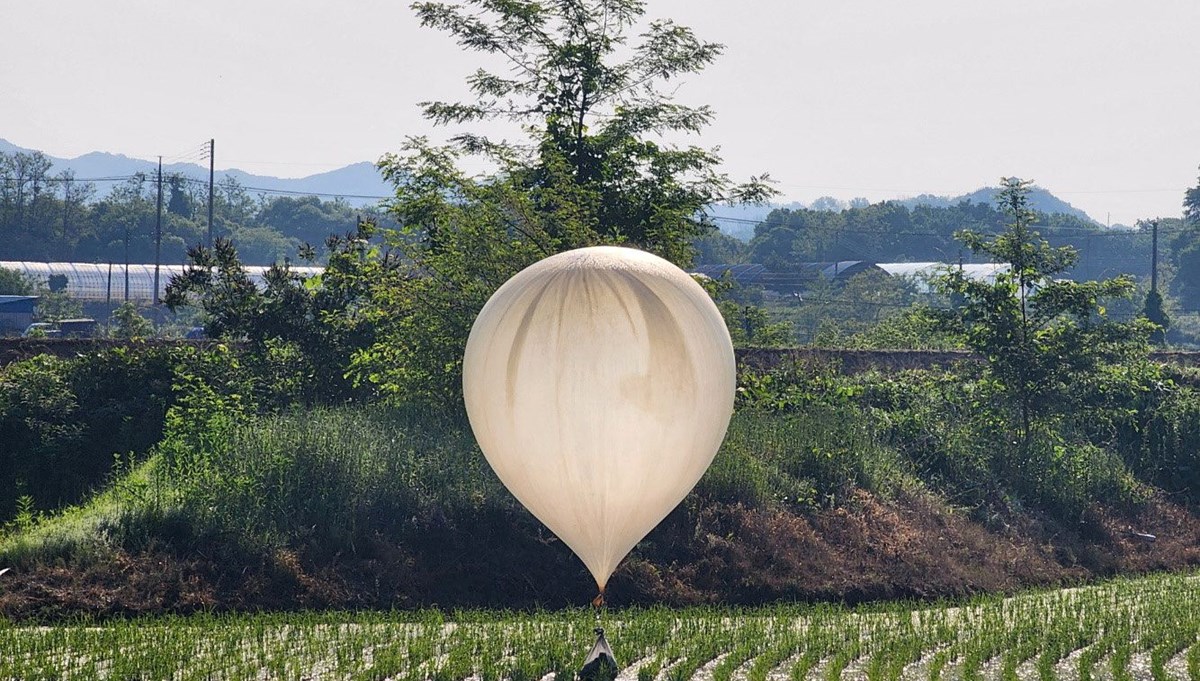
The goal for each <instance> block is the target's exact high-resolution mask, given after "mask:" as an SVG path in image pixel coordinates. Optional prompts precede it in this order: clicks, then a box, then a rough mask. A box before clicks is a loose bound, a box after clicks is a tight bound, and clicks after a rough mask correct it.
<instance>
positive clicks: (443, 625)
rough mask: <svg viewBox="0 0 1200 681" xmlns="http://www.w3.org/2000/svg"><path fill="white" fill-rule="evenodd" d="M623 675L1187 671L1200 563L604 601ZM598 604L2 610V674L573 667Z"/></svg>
mask: <svg viewBox="0 0 1200 681" xmlns="http://www.w3.org/2000/svg"><path fill="white" fill-rule="evenodd" d="M600 619H601V621H602V624H603V626H604V627H605V628H606V630H607V632H608V639H609V641H610V643H611V644H612V646H613V648H614V651H615V653H616V655H617V657H618V662H619V663H621V665H622V671H621V676H620V678H621V679H622V680H623V681H689V680H695V681H806V680H809V679H812V680H821V681H829V680H833V679H856V680H858V679H861V680H866V681H874V680H876V679H931V680H937V679H961V680H963V681H968V680H975V679H989V680H996V681H1014V680H1020V681H1034V680H1036V681H1047V680H1049V679H1072V680H1078V681H1089V680H1091V679H1114V680H1123V679H1156V680H1158V679H1191V680H1196V681H1200V643H1198V635H1200V575H1195V574H1188V575H1160V576H1152V577H1144V578H1138V579H1121V580H1116V581H1112V582H1107V583H1103V584H1098V585H1093V586H1085V587H1080V588H1074V589H1063V590H1054V591H1038V592H1029V593H1024V594H1020V595H1017V596H1013V597H1010V598H999V597H987V598H979V599H974V600H970V601H966V602H958V603H945V604H920V603H890V604H885V605H872V606H863V607H858V608H849V607H842V606H836V605H786V606H771V607H763V608H694V609H667V608H650V609H629V610H614V611H609V612H605V613H602V615H601V618H600ZM596 623H597V619H596V615H595V614H594V613H593V612H592V611H591V610H584V609H580V610H570V611H558V612H536V613H515V612H484V611H470V612H454V613H443V612H440V611H436V610H426V611H416V612H389V613H378V612H363V613H287V614H256V615H249V614H234V615H192V616H186V617H155V618H146V619H130V620H115V621H104V622H91V621H80V622H72V623H59V624H55V625H53V626H36V625H16V624H11V623H2V622H0V679H21V680H23V681H24V680H34V679H47V680H49V679H179V680H190V679H347V680H357V679H397V680H411V681H424V680H429V681H460V680H465V679H470V680H472V681H540V680H543V679H545V680H546V681H555V680H556V679H558V680H562V679H569V678H571V677H572V676H573V674H574V672H575V671H576V670H577V669H578V668H579V666H580V665H581V663H582V661H583V657H584V655H585V654H586V652H587V650H588V648H589V647H590V646H591V644H592V642H593V640H594V633H593V628H594V627H595V626H596Z"/></svg>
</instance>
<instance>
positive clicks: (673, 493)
mask: <svg viewBox="0 0 1200 681" xmlns="http://www.w3.org/2000/svg"><path fill="white" fill-rule="evenodd" d="M735 387H736V379H735V365H734V356H733V344H732V343H731V342H730V339H729V332H728V330H727V329H726V327H725V322H724V321H723V320H722V318H721V314H720V312H718V310H717V307H716V305H714V304H713V302H712V300H711V299H710V298H709V296H708V294H707V293H705V292H704V290H703V289H702V288H700V286H699V285H698V284H697V283H696V282H695V281H693V280H692V278H691V277H690V276H688V275H687V274H686V273H685V272H684V271H683V270H681V269H679V268H678V267H676V266H674V265H672V264H671V263H669V262H667V261H666V260H663V259H662V258H659V257H657V256H654V255H651V254H649V253H644V252H642V251H638V250H634V249H631V248H616V247H607V246H600V247H593V248H583V249H578V250H574V251H568V252H566V253H560V254H558V255H555V256H551V257H549V258H546V259H545V260H542V261H541V262H538V263H536V264H534V265H532V266H530V267H528V268H526V269H525V270H523V271H521V272H520V273H518V274H517V275H516V276H514V277H513V278H512V279H510V280H509V281H508V282H506V283H505V284H504V285H503V286H501V287H500V289H499V290H498V291H496V293H495V294H494V295H493V296H492V298H491V299H490V300H489V301H488V302H487V304H486V305H485V306H484V308H483V310H482V311H481V312H480V313H479V317H478V318H477V319H476V320H475V325H474V326H473V327H472V329H471V335H470V337H469V339H468V341H467V349H466V355H465V357H464V359H463V392H464V397H465V400H466V406H467V414H468V416H469V418H470V421H471V427H472V429H473V430H474V432H475V437H476V439H477V440H478V441H479V446H480V448H481V449H482V450H483V453H484V456H486V457H487V460H488V463H490V464H491V466H492V468H493V469H495V471H496V474H497V475H498V476H499V477H500V480H501V481H502V482H503V483H504V484H505V485H506V486H507V487H508V489H509V490H511V491H512V493H513V494H514V495H515V496H516V497H517V499H518V500H519V501H520V502H521V503H522V504H524V505H525V507H526V508H528V509H529V510H530V512H532V513H533V515H535V516H536V517H537V518H538V519H539V520H541V521H542V522H543V523H545V524H546V526H547V527H549V528H550V530H551V531H553V532H554V534H556V535H557V536H558V537H559V538H560V539H562V541H563V542H565V543H566V544H567V546H569V547H571V549H572V550H573V551H575V553H576V555H578V556H579V557H580V558H581V559H582V560H583V562H584V564H585V565H587V567H588V569H589V570H590V571H591V573H592V575H593V576H594V577H595V578H596V584H597V585H598V586H599V587H600V590H601V592H603V590H604V587H605V585H606V584H607V582H608V578H609V577H610V576H611V575H612V572H613V570H615V569H616V567H617V564H618V563H619V562H620V560H621V559H622V558H623V557H624V556H625V555H626V554H627V553H629V551H630V549H632V548H633V547H634V545H635V544H637V542H638V541H639V540H641V539H642V537H644V536H645V535H646V533H648V532H649V531H650V530H651V529H653V528H654V526H655V525H657V524H658V523H659V522H660V521H661V520H662V519H663V518H664V517H666V515H667V514H668V513H669V512H670V511H671V509H673V508H674V507H675V506H676V505H677V504H678V503H679V502H680V501H681V500H683V497H684V496H685V495H686V494H687V493H688V491H689V490H691V489H692V487H693V486H695V484H696V482H697V481H699V479H700V476H701V475H703V474H704V471H705V470H706V469H707V468H708V466H709V464H710V463H712V459H713V456H715V454H716V452H717V449H718V447H720V445H721V441H722V440H723V439H724V437H725V429H726V427H727V426H728V425H729V417H730V415H731V414H732V412H733V400H734V390H735Z"/></svg>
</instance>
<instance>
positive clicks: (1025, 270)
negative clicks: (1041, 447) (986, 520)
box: [938, 178, 1148, 465]
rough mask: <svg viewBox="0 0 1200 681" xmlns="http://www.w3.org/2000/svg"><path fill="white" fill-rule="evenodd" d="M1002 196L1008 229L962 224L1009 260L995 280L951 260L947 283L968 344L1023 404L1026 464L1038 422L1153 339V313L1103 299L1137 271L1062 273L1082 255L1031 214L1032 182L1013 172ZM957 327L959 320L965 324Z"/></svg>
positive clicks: (1064, 408) (979, 249) (1017, 407)
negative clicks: (1127, 315)
mask: <svg viewBox="0 0 1200 681" xmlns="http://www.w3.org/2000/svg"><path fill="white" fill-rule="evenodd" d="M1001 183H1002V187H1001V190H1000V192H999V193H998V194H997V197H996V200H997V203H998V204H999V205H1000V209H1001V210H1002V211H1003V212H1004V213H1005V214H1006V215H1008V216H1009V219H1010V222H1009V224H1008V227H1007V229H1006V230H1005V231H1004V232H1003V233H1002V234H999V235H996V236H988V235H985V234H981V233H978V232H973V231H969V230H968V231H962V232H960V233H959V238H960V239H961V240H962V241H963V243H965V244H966V245H967V247H969V248H970V249H971V251H972V252H974V253H977V254H983V255H986V256H988V257H990V258H993V259H994V260H995V261H998V262H1001V263H1005V264H1007V265H1008V269H1007V271H1005V272H1002V273H999V274H998V275H997V276H996V277H995V280H994V281H981V280H976V279H972V278H970V277H969V276H966V275H964V274H963V273H962V272H961V271H959V270H956V269H951V270H950V271H949V272H948V273H947V274H946V275H944V276H943V277H941V278H940V279H939V280H938V284H939V286H940V287H941V288H942V289H943V290H944V291H945V292H948V293H950V294H952V295H957V296H960V297H961V301H962V302H961V305H960V307H959V308H958V310H959V319H958V320H955V326H956V327H957V325H958V324H961V326H962V329H963V332H964V334H965V335H964V337H965V341H966V344H967V346H968V347H970V348H971V349H973V350H975V351H976V352H978V353H979V354H981V355H983V356H984V357H986V359H987V362H988V373H989V375H990V377H991V378H992V380H993V381H994V383H995V384H996V386H997V388H998V390H999V392H1000V395H1001V396H1002V397H1003V398H1004V399H1005V400H1006V402H1007V403H1008V404H1010V405H1012V406H1013V407H1014V409H1013V411H1014V412H1015V419H1014V420H1015V424H1014V426H1015V428H1014V430H1015V431H1016V438H1015V442H1016V444H1017V447H1016V452H1017V454H1018V455H1019V458H1018V459H1017V464H1018V465H1021V464H1022V463H1023V462H1024V461H1025V460H1026V459H1027V458H1028V455H1029V452H1030V449H1031V444H1032V440H1033V438H1034V435H1035V427H1036V426H1037V425H1038V424H1039V423H1045V422H1048V421H1050V420H1052V419H1054V418H1055V417H1057V416H1060V415H1064V414H1069V413H1071V412H1072V410H1074V409H1077V408H1078V407H1079V406H1080V402H1081V400H1082V399H1084V396H1085V395H1086V394H1087V392H1088V390H1087V388H1088V386H1090V385H1093V384H1094V383H1095V381H1096V380H1097V377H1098V376H1099V375H1100V372H1101V370H1102V367H1103V366H1104V365H1105V364H1106V363H1111V362H1115V361H1119V360H1122V359H1126V358H1129V357H1130V356H1133V355H1135V354H1136V353H1139V352H1142V351H1144V349H1145V340H1146V336H1147V335H1148V327H1147V325H1146V324H1145V323H1144V322H1133V323H1130V324H1118V323H1115V322H1111V321H1109V320H1108V319H1106V317H1105V309H1104V307H1103V305H1102V301H1103V300H1104V299H1106V298H1109V297H1115V296H1128V295H1129V294H1130V293H1131V292H1132V290H1133V281H1132V280H1131V279H1130V278H1129V277H1128V276H1121V277H1117V278H1115V279H1109V280H1104V281H1088V282H1073V281H1066V280H1061V279H1056V278H1055V277H1056V275H1058V274H1060V273H1062V272H1064V271H1065V270H1067V269H1069V268H1070V267H1071V266H1072V265H1073V264H1074V263H1075V260H1076V258H1077V254H1076V252H1075V251H1074V249H1072V248H1070V247H1062V248H1052V247H1051V246H1050V245H1049V244H1048V243H1047V242H1046V241H1045V240H1044V239H1042V238H1041V237H1040V236H1039V235H1038V233H1037V232H1034V231H1032V229H1031V224H1032V223H1033V220H1034V219H1035V217H1036V213H1035V212H1034V211H1033V210H1032V209H1031V208H1030V207H1029V203H1028V193H1029V188H1030V186H1031V183H1030V182H1028V181H1025V180H1020V179H1017V178H1004V179H1003V180H1002V181H1001ZM956 330H957V329H956Z"/></svg>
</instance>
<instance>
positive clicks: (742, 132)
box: [0, 0, 1200, 223]
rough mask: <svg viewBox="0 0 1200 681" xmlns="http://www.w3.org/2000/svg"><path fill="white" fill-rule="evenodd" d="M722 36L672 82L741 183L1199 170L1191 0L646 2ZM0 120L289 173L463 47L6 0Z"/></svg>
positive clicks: (327, 21) (826, 184) (814, 185)
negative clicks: (700, 113)
mask: <svg viewBox="0 0 1200 681" xmlns="http://www.w3.org/2000/svg"><path fill="white" fill-rule="evenodd" d="M647 9H648V12H647V14H648V16H650V17H658V18H665V17H669V18H673V19H675V20H676V21H678V22H679V23H683V24H685V25H689V26H691V27H692V28H694V29H695V30H696V31H697V33H698V34H699V36H700V37H701V38H704V39H708V40H714V41H717V42H721V43H724V44H725V45H726V52H725V54H724V55H723V56H722V57H721V58H720V60H719V61H718V62H717V63H716V64H715V65H714V66H713V67H711V68H710V69H708V70H707V71H705V72H704V73H702V74H700V75H697V76H694V77H692V78H690V79H689V80H688V81H686V82H684V83H683V84H682V86H681V87H680V88H679V90H678V91H677V95H678V99H679V100H680V101H683V102H685V103H708V104H711V105H712V106H713V107H714V109H715V110H716V114H717V119H716V123H715V124H714V125H713V126H712V127H710V128H709V129H708V130H707V131H706V133H705V134H704V135H703V136H702V137H701V138H700V139H699V140H698V141H699V143H701V144H703V145H704V146H720V148H721V154H722V156H723V157H724V159H725V161H726V164H725V165H726V168H727V170H728V171H729V172H730V173H731V174H732V175H733V176H735V177H745V176H747V175H750V174H759V173H762V172H764V171H766V172H770V174H771V175H772V176H773V177H774V178H775V179H776V180H777V181H778V183H779V184H778V185H777V186H778V189H779V190H780V192H781V193H782V195H783V198H784V199H785V200H787V199H795V200H804V201H810V200H812V199H813V198H816V197H817V196H821V195H824V194H829V195H833V196H837V197H840V198H851V197H854V196H865V197H867V198H870V199H872V200H878V199H885V198H897V197H905V196H912V195H915V194H919V193H925V192H928V193H935V194H954V193H961V192H965V191H970V190H973V189H976V188H978V187H980V186H982V185H984V184H992V183H995V181H996V180H997V179H998V178H999V177H1000V176H1002V175H1018V176H1021V177H1026V178H1032V179H1034V180H1036V181H1037V182H1038V183H1039V184H1041V185H1042V186H1044V187H1046V188H1048V189H1050V190H1051V191H1052V192H1054V193H1055V194H1057V195H1059V196H1060V197H1062V198H1064V199H1065V200H1067V201H1069V202H1071V203H1072V204H1074V205H1076V206H1078V207H1080V208H1082V209H1084V210H1086V211H1088V212H1089V213H1090V214H1091V215H1092V216H1093V217H1095V218H1097V219H1099V220H1100V221H1104V220H1105V219H1106V218H1107V217H1109V216H1111V220H1112V222H1114V223H1116V222H1123V223H1132V222H1133V221H1134V220H1136V219H1137V218H1143V217H1152V216H1156V215H1161V216H1176V215H1178V214H1179V213H1180V210H1181V208H1180V204H1181V201H1182V198H1183V192H1184V190H1185V189H1186V188H1187V187H1190V186H1194V185H1195V184H1196V181H1197V174H1198V173H1197V166H1198V165H1200V40H1198V39H1197V35H1200V2H1198V1H1197V0H1151V1H1146V2H1135V1H1134V0H1018V1H1006V2H1000V1H991V2H984V1H983V0H906V1H904V2H898V1H896V0H872V1H870V2H867V1H864V0H738V1H730V0H727V1H724V2H715V1H711V0H692V1H691V2H687V1H685V0H651V1H650V2H649V3H648V6H647ZM0 24H2V25H3V26H5V31H4V34H5V35H4V38H3V40H0V137H3V138H5V139H8V140H9V141H10V142H12V143H14V144H17V145H20V146H24V147H31V148H36V149H41V150H42V151H45V152H46V153H49V154H52V155H55V156H67V157H70V156H76V155H79V154H82V153H86V152H88V151H94V150H100V151H110V152H115V153H123V154H126V155H129V156H136V157H141V158H154V157H155V156H158V155H160V154H161V155H163V156H165V157H167V158H168V159H172V158H177V157H181V158H186V157H188V156H189V155H190V154H191V152H193V151H195V150H197V149H199V147H200V146H201V144H202V143H203V142H205V141H206V140H207V139H208V138H210V137H213V138H216V141H217V154H216V156H217V165H218V167H221V168H226V167H237V168H241V169H244V170H248V171H251V172H257V173H263V174H270V175H278V176H288V177H298V176H303V175H309V174H312V173H316V172H320V171H322V170H328V169H332V168H335V167H339V166H342V165H345V164H348V163H352V162H356V161H363V160H369V161H374V160H376V159H377V158H378V157H379V156H380V155H381V154H383V153H385V152H388V151H392V150H396V149H397V148H398V147H399V145H400V143H401V141H402V140H403V139H404V137H405V136H408V135H417V134H426V135H431V136H433V137H435V138H437V137H440V136H444V135H445V134H446V133H445V132H443V131H439V130H436V129H431V128H430V126H429V125H428V123H427V122H426V121H424V120H423V119H422V118H421V117H420V115H419V111H418V109H417V107H416V102H418V101H422V100H427V99H459V98H461V97H462V96H463V95H464V94H465V92H466V89H465V86H464V85H463V76H465V75H466V74H467V73H468V72H469V71H471V70H472V69H473V68H474V67H475V66H477V65H478V64H479V58H478V56H476V55H472V54H464V53H462V52H460V50H459V49H458V47H457V46H456V45H455V44H454V42H453V41H452V40H451V39H449V38H447V37H446V36H444V35H443V34H440V33H437V32H434V31H431V30H428V29H422V28H420V27H419V26H418V25H417V23H416V21H415V20H414V18H413V15H412V12H411V10H409V9H408V3H407V2H403V1H401V2H384V1H377V0H343V1H342V2H332V1H329V2H325V1H318V0H288V1H286V2H285V1H282V0H238V1H236V2H235V1H233V0H205V1H204V2H186V3H184V2H163V1H162V0H91V1H86V0H60V1H58V2H40V1H33V0H0Z"/></svg>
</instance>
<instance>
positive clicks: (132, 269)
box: [0, 260, 324, 303]
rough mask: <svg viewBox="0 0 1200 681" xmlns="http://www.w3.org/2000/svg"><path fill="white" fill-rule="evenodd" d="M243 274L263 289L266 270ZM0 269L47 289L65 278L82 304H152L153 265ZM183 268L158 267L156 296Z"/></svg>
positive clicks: (17, 264) (16, 264)
mask: <svg viewBox="0 0 1200 681" xmlns="http://www.w3.org/2000/svg"><path fill="white" fill-rule="evenodd" d="M244 268H245V270H246V274H248V275H249V276H250V279H251V281H253V282H254V283H255V284H257V285H259V286H263V285H264V283H263V276H264V275H265V274H266V272H267V270H268V269H270V268H269V267H261V266H253V265H246V266H244ZM0 269H9V270H16V271H18V272H21V273H23V274H24V275H25V276H26V277H28V278H29V279H30V280H31V281H33V282H35V284H36V285H37V286H39V287H48V286H49V284H50V277H53V276H55V275H62V276H64V277H66V287H65V288H64V289H63V291H64V292H65V293H66V294H67V295H69V296H71V297H72V298H75V299H76V300H81V301H85V302H105V303H119V302H123V301H126V300H131V301H134V302H137V303H151V302H154V269H155V266H154V265H153V264H149V265H146V264H132V263H131V264H129V265H125V264H123V263H86V262H24V261H14V260H0ZM291 269H292V271H293V272H295V273H297V274H300V275H302V276H306V277H308V276H313V275H317V274H320V273H321V272H322V271H323V270H324V268H322V267H295V266H293V267H292V268H291ZM183 270H184V266H183V265H159V266H158V294H159V297H160V298H161V297H162V296H163V295H165V294H166V290H167V282H169V281H170V280H171V277H172V276H176V275H180V274H183Z"/></svg>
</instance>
